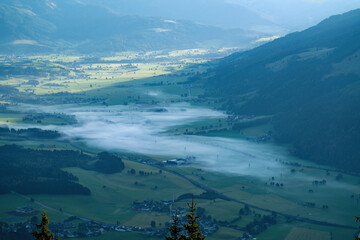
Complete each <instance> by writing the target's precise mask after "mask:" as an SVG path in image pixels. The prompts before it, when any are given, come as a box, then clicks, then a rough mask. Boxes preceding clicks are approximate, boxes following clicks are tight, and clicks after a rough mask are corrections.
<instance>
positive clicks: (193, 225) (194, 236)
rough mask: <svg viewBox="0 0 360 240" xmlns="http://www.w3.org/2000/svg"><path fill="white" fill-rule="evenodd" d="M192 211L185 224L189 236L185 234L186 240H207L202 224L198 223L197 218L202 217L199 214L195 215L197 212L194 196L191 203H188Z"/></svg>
mask: <svg viewBox="0 0 360 240" xmlns="http://www.w3.org/2000/svg"><path fill="white" fill-rule="evenodd" d="M188 206H189V211H190V213H189V214H187V215H186V218H187V219H188V223H187V224H183V226H184V228H185V230H186V233H187V236H184V238H182V239H185V240H205V237H204V236H203V235H202V233H201V231H200V226H199V224H198V223H197V220H198V219H199V218H200V217H199V216H195V212H196V204H195V203H194V196H193V198H192V202H191V204H189V203H188Z"/></svg>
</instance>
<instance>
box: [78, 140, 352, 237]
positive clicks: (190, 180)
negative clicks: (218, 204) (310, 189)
mask: <svg viewBox="0 0 360 240" xmlns="http://www.w3.org/2000/svg"><path fill="white" fill-rule="evenodd" d="M73 146H74V147H75V148H77V149H79V150H81V151H83V152H87V153H90V152H88V151H86V150H83V149H81V148H80V147H79V146H76V145H73ZM92 154H93V153H92ZM128 160H131V161H134V162H137V163H141V162H138V161H136V159H131V158H129V159H128ZM141 164H144V165H149V166H152V167H155V168H158V169H161V170H163V171H167V172H169V173H172V174H174V175H176V176H178V177H181V178H183V179H185V180H187V181H189V182H190V183H191V184H193V185H194V186H196V187H198V188H200V189H203V190H204V191H208V192H213V193H215V194H217V195H218V196H220V197H221V199H224V200H227V201H232V202H236V203H240V204H243V205H248V206H249V207H251V208H254V209H257V210H261V211H265V212H269V213H276V214H277V215H280V216H283V217H287V218H291V219H294V220H296V221H300V222H306V223H311V224H316V225H322V226H329V227H338V228H345V229H354V230H356V229H358V228H357V227H354V226H349V225H342V224H337V223H331V222H325V221H319V220H314V219H310V218H306V217H299V216H294V215H291V214H286V213H282V212H277V211H273V210H271V209H267V208H262V207H259V206H256V205H253V204H249V203H247V202H243V201H240V200H238V199H235V198H231V197H228V196H226V195H225V194H224V193H221V192H218V191H216V190H214V189H212V188H210V187H208V186H207V185H204V184H202V183H200V182H198V181H195V180H193V179H191V178H189V177H187V176H185V175H183V174H181V173H179V172H177V171H175V170H173V169H169V168H165V167H162V166H159V165H155V164H146V163H141Z"/></svg>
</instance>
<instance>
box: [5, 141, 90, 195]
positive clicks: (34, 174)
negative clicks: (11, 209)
mask: <svg viewBox="0 0 360 240" xmlns="http://www.w3.org/2000/svg"><path fill="white" fill-rule="evenodd" d="M90 160H91V157H89V156H87V155H85V154H82V153H80V152H78V151H70V150H62V151H56V150H55V151H44V150H33V149H26V148H23V147H20V146H17V145H5V146H1V147H0V193H7V192H9V191H11V190H14V191H17V192H20V193H24V194H30V193H36V194H38V193H50V194H83V195H89V194H90V190H89V189H88V188H86V187H83V186H82V185H80V184H79V183H77V181H78V178H77V177H76V176H74V175H73V174H71V173H68V172H65V171H63V170H61V168H64V167H85V166H87V162H88V161H90Z"/></svg>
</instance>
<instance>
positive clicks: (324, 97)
mask: <svg viewBox="0 0 360 240" xmlns="http://www.w3.org/2000/svg"><path fill="white" fill-rule="evenodd" d="M359 39H360V9H358V10H353V11H350V12H348V13H345V14H342V15H337V16H333V17H330V18H328V19H326V20H324V21H323V22H321V23H320V24H318V25H316V26H314V27H312V28H309V29H307V30H305V31H303V32H296V33H292V34H289V35H287V36H286V37H283V38H280V39H277V40H275V41H273V42H271V43H268V44H265V45H263V46H260V47H258V48H255V49H253V50H250V51H247V52H242V53H236V54H233V55H231V56H229V57H227V58H225V59H223V60H221V61H220V62H219V63H218V65H217V66H216V68H214V69H213V70H211V71H209V72H208V73H207V74H205V75H204V76H202V80H203V81H204V83H205V84H206V86H207V89H208V94H210V95H216V96H222V97H224V98H226V99H227V100H228V103H227V105H226V107H227V108H228V109H231V110H232V111H235V112H238V113H241V114H256V115H273V118H272V123H273V125H274V126H275V137H276V139H277V140H278V141H281V142H285V143H291V144H292V145H293V147H294V149H293V152H294V153H295V154H296V155H298V156H300V157H303V158H306V159H310V160H313V161H316V162H318V163H323V164H329V165H333V166H336V167H339V168H343V169H347V170H352V171H359V170H360V111H359V110H360V41H359Z"/></svg>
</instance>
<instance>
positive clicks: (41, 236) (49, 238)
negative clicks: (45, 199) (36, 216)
mask: <svg viewBox="0 0 360 240" xmlns="http://www.w3.org/2000/svg"><path fill="white" fill-rule="evenodd" d="M48 225H49V218H48V217H47V216H46V212H43V214H42V219H41V223H40V224H39V225H36V227H37V229H39V230H40V232H38V231H36V232H33V233H32V235H33V236H34V237H35V239H36V240H54V239H55V236H54V234H53V233H51V231H50V230H49V229H48ZM56 240H60V238H56Z"/></svg>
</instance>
